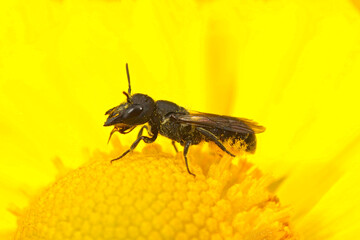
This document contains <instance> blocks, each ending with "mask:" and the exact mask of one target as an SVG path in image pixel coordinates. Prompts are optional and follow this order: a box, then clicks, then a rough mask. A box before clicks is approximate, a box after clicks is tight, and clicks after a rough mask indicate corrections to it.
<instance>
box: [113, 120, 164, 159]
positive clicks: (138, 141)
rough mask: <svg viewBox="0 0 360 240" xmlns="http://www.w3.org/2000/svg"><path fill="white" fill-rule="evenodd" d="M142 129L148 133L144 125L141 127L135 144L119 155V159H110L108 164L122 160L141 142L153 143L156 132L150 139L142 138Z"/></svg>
mask: <svg viewBox="0 0 360 240" xmlns="http://www.w3.org/2000/svg"><path fill="white" fill-rule="evenodd" d="M144 129H146V130H148V131H149V129H148V127H147V126H146V125H145V126H143V127H142V128H141V129H140V131H139V133H138V136H137V139H136V140H135V142H134V143H133V144H131V146H130V149H128V150H126V151H125V152H124V153H123V154H121V156H120V157H117V158H114V159H112V160H111V161H110V163H112V162H113V161H116V160H119V159H120V158H123V157H124V156H125V155H126V154H128V153H129V152H131V151H132V150H134V149H135V148H136V146H137V145H138V144H139V143H140V141H141V140H143V141H144V142H145V143H152V142H154V141H155V140H156V138H157V132H156V133H155V134H154V135H153V136H152V137H151V138H149V137H146V136H142V134H143V131H144Z"/></svg>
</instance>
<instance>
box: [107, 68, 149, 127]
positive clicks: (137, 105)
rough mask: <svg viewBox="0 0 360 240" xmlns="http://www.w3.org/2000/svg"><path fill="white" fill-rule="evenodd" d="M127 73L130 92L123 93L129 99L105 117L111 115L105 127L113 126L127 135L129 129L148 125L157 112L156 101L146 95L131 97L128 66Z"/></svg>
mask: <svg viewBox="0 0 360 240" xmlns="http://www.w3.org/2000/svg"><path fill="white" fill-rule="evenodd" d="M126 72H127V76H128V83H129V90H128V92H123V93H124V94H125V96H126V98H127V100H126V102H123V103H121V104H120V105H119V106H116V107H113V108H111V109H109V110H108V111H107V112H106V113H105V115H109V116H108V119H107V120H106V122H105V123H104V126H112V125H115V127H116V128H117V129H118V131H119V132H121V133H126V132H125V131H126V130H128V129H131V130H132V128H134V127H135V126H137V125H141V124H144V123H147V122H148V121H149V120H150V118H151V115H152V114H153V112H154V110H155V101H154V100H153V99H152V98H151V97H149V96H147V95H145V94H140V93H138V94H134V95H131V85H130V76H129V69H128V65H127V64H126Z"/></svg>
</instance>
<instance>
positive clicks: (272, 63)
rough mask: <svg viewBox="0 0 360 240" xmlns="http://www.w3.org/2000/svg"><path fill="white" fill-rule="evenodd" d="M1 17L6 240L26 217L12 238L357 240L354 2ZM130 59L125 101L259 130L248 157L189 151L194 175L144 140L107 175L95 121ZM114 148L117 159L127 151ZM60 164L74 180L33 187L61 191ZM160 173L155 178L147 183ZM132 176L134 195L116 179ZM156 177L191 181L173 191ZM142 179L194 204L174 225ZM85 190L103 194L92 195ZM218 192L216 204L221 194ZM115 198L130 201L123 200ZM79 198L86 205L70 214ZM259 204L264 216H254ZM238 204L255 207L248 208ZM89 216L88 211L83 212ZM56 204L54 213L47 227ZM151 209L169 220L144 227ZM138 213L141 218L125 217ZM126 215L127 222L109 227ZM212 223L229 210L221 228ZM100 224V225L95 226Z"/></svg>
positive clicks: (12, 12) (93, 4)
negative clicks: (158, 104) (248, 123)
mask: <svg viewBox="0 0 360 240" xmlns="http://www.w3.org/2000/svg"><path fill="white" fill-rule="evenodd" d="M0 22H1V23H2V24H0V56H1V57H0V84H1V85H0V86H1V88H0V106H1V111H0V114H1V116H0V117H1V118H0V119H1V120H0V121H1V125H0V126H1V127H0V128H1V146H2V150H1V158H0V159H1V166H2V168H1V170H0V171H1V175H0V176H1V180H0V186H1V188H0V191H1V195H2V196H3V197H2V198H1V199H0V216H1V217H0V227H1V229H2V230H3V232H4V233H3V235H2V236H1V237H2V239H6V238H11V236H12V235H14V231H15V229H16V228H17V224H16V217H15V216H14V215H13V214H12V213H15V214H18V215H19V217H18V219H19V228H18V230H17V233H16V234H17V235H16V236H17V237H19V236H21V234H27V233H29V234H36V233H45V232H46V231H48V230H51V229H60V230H61V232H56V231H55V232H52V233H50V232H47V234H54V236H55V235H58V234H64V235H61V236H67V234H70V235H71V234H72V236H74V238H75V239H76V236H80V235H81V234H80V233H79V232H80V231H79V229H82V230H84V231H83V232H82V233H84V232H86V233H88V234H89V236H91V237H92V239H96V238H95V237H94V236H96V234H100V235H101V236H107V235H106V234H110V233H111V231H112V230H109V228H106V227H109V226H118V227H119V228H120V227H121V226H127V225H126V224H127V223H126V221H127V220H128V221H129V222H128V223H130V222H131V223H137V224H138V225H135V224H133V225H129V228H126V229H125V230H124V231H126V234H128V235H126V236H133V235H131V234H135V235H136V234H138V235H136V236H145V239H146V238H150V236H152V235H151V234H154V237H155V235H158V236H159V235H161V236H168V239H173V238H174V237H175V236H180V237H179V238H181V237H184V238H185V235H184V234H185V233H186V234H187V235H186V236H191V237H194V238H196V237H199V238H200V236H205V237H204V238H205V239H206V236H207V235H201V234H206V233H208V234H210V235H211V236H212V237H214V238H215V239H216V237H220V236H221V237H223V238H226V237H225V236H230V235H231V234H232V236H241V234H243V235H244V234H246V233H250V232H252V233H253V234H254V235H252V234H249V235H246V236H245V237H248V238H249V239H257V238H258V239H261V238H265V237H269V238H270V236H271V237H272V238H270V239H279V238H281V237H282V236H287V237H289V238H291V237H295V238H296V237H299V238H304V239H314V240H315V239H356V238H357V236H358V235H359V224H358V222H359V218H360V208H359V206H358V201H359V200H360V190H358V187H357V185H358V184H359V182H360V179H359V177H358V172H359V171H360V166H359V155H360V151H359V136H360V135H359V134H360V125H359V120H360V114H359V113H358V112H359V111H358V110H357V109H358V104H359V97H358V93H359V90H360V87H359V85H360V83H359V81H358V79H359V77H360V57H359V56H360V51H359V43H360V17H359V4H358V2H357V1H355V0H352V1H340V0H338V1H331V2H329V1H316V2H313V1H297V0H290V1H281V0H270V1H254V0H245V1H230V0H229V1H190V0H189V1H187V0H185V1H172V2H171V3H170V2H167V1H163V2H159V1H157V2H150V1H100V0H98V1H66V0H64V1H54V0H53V1H51V0H37V1H31V2H26V3H25V2H23V1H3V2H1V3H0ZM125 62H128V63H129V67H130V74H131V78H132V87H133V92H141V93H146V94H149V95H150V96H151V97H153V98H154V99H156V100H158V99H166V100H170V101H174V102H176V103H178V104H180V105H181V106H184V107H186V108H189V109H193V110H199V111H203V112H213V113H217V114H227V115H232V116H239V117H246V118H250V119H254V120H256V121H258V122H260V123H261V124H263V125H264V126H266V127H267V130H266V132H265V133H263V134H261V135H259V138H258V139H259V141H258V143H259V144H258V151H257V152H256V154H255V155H253V156H248V157H247V159H246V160H244V159H243V158H241V159H239V158H236V161H238V163H234V164H233V165H230V160H231V159H229V158H226V157H224V158H223V159H221V160H219V159H218V158H216V157H214V156H212V157H211V156H209V155H208V154H210V153H209V152H212V151H208V150H205V149H207V148H206V146H205V147H204V149H203V151H202V153H200V149H199V148H196V147H194V148H192V150H190V158H189V159H190V167H191V168H194V169H195V171H196V173H197V175H198V177H197V178H196V179H194V178H193V177H191V176H189V175H188V174H187V173H186V171H185V168H184V162H183V160H182V157H181V154H180V153H179V155H177V156H176V157H175V158H174V157H173V155H174V154H173V149H171V147H172V146H171V144H170V143H169V140H167V139H165V138H159V139H158V140H157V143H159V144H160V145H161V147H162V148H163V152H162V151H158V152H157V151H154V145H151V146H149V147H148V148H145V149H144V150H143V152H142V153H133V154H131V155H129V156H127V157H126V158H125V159H124V160H121V161H118V162H117V163H115V164H114V165H113V166H110V165H109V163H108V159H109V158H110V155H107V154H104V152H108V150H107V148H106V140H107V137H108V134H109V131H110V129H106V128H102V127H101V126H102V123H103V121H104V119H105V118H104V116H103V114H104V111H105V110H107V109H108V108H110V107H112V106H115V105H117V104H118V103H119V102H120V101H122V100H123V96H122V94H121V92H122V91H123V90H126V89H127V82H126V75H125V69H124V65H125ZM134 138H135V135H131V134H129V135H124V136H121V143H122V144H123V145H124V146H128V145H129V144H130V143H131V142H132V141H133V140H134ZM155 146H157V145H155ZM155 148H156V147H155ZM96 149H100V151H98V152H96V153H95V154H93V153H92V152H94V151H95V150H96ZM115 149H116V151H117V152H116V153H120V152H121V150H124V149H125V147H120V146H119V145H116V148H115ZM140 149H141V146H140V147H139V150H140ZM137 150H138V149H137ZM114 155H115V153H112V155H111V156H114ZM155 156H156V157H155ZM55 157H59V158H60V159H61V161H59V160H57V161H56V162H57V165H59V164H60V162H62V163H63V164H64V165H65V166H67V167H68V168H71V169H75V170H73V171H65V170H64V169H63V168H62V167H60V169H62V170H61V171H62V173H60V174H59V176H60V177H59V178H58V179H57V180H56V181H55V184H54V185H50V187H49V188H46V189H48V190H47V191H45V192H41V191H38V190H37V189H39V188H40V187H44V186H47V185H49V184H50V183H51V182H52V181H53V180H54V176H55V175H56V174H57V172H56V171H57V170H56V169H55V168H54V167H53V163H52V161H50V160H51V159H54V158H55ZM84 159H85V160H84ZM88 159H91V161H90V162H88V163H86V164H85V165H84V162H86V160H88ZM206 160H209V161H206ZM144 163H146V164H144ZM236 164H237V165H236ZM80 166H82V167H80ZM156 166H158V169H157V170H156V171H151V172H149V173H148V175H145V173H144V172H147V171H146V170H148V169H152V168H153V167H156ZM244 166H247V167H252V169H253V171H250V170H246V167H245V168H242V167H244ZM79 167H80V168H79ZM124 169H131V171H130V170H128V171H127V172H126V173H124V172H123V171H124ZM255 169H259V170H255ZM97 170H99V171H97ZM159 172H164V174H163V175H161V176H159V177H156V176H157V175H156V174H159ZM140 173H144V175H142V174H140ZM166 173H167V174H166ZM202 173H204V176H203V175H202ZM64 174H65V175H64ZM254 174H255V175H254ZM61 176H62V177H61ZM146 176H153V178H150V177H149V178H146ZM166 176H168V178H167V177H166ZM236 176H243V179H244V180H243V181H240V180H239V179H233V178H234V177H236ZM91 177H100V178H101V179H103V180H104V181H103V182H102V184H104V185H101V184H100V185H99V186H97V185H95V183H97V182H100V183H101V181H92V178H91ZM123 177H124V178H123ZM125 179H126V180H128V181H127V182H128V183H129V185H126V184H124V185H123V184H122V183H123V181H124V180H125ZM148 179H149V180H148ZM150 179H151V180H152V179H153V180H154V182H150V181H151V180H150ZM162 179H169V181H175V180H176V181H179V182H181V181H183V183H184V184H180V186H178V187H176V189H171V187H173V186H172V185H171V184H166V181H161V180H162ZM171 179H172V180H171ZM232 179H233V180H232ZM240 179H242V178H240ZM116 180H117V181H116ZM147 180H148V181H149V182H147ZM137 181H138V182H139V185H136V186H138V187H139V186H143V183H149V184H148V185H149V186H156V185H157V184H158V186H159V188H158V189H157V190H156V191H159V192H160V194H159V196H162V197H164V198H165V199H166V198H167V197H168V198H167V200H168V201H171V200H177V199H182V198H183V197H185V196H184V195H185V194H186V197H187V198H186V199H188V200H189V199H191V201H190V200H189V201H184V202H181V205H180V203H179V202H180V201H178V202H177V203H174V205H176V204H178V207H179V209H182V208H183V211H181V210H180V211H176V212H182V213H179V215H176V216H174V215H173V216H172V214H174V212H175V211H171V208H167V207H164V206H161V202H162V201H157V200H152V199H151V197H149V199H148V198H147V196H145V195H144V193H143V192H141V188H136V187H134V185H135V184H136V183H137ZM130 183H132V184H133V185H130ZM270 183H272V184H271V185H270V186H269V184H270ZM246 184H249V185H246ZM178 185H179V184H178ZM60 186H61V187H60ZM86 186H89V190H90V189H93V190H94V189H97V188H99V189H103V190H104V191H99V192H97V194H94V196H92V194H91V193H93V192H91V191H89V192H86V190H88V189H87V188H86ZM122 186H124V187H123V188H122ZM175 186H177V185H175ZM235 186H239V188H238V187H235ZM244 186H248V187H249V188H250V189H252V191H253V192H252V194H250V195H249V191H246V190H244V188H243V187H244ZM192 188H193V189H192ZM220 189H221V190H222V191H220ZM105 190H106V191H105ZM108 191H110V192H108ZM138 191H139V192H138ZM154 191H155V190H154ZM192 191H194V192H195V193H197V192H198V193H200V191H201V193H204V195H205V197H203V198H201V199H197V200H196V198H197V196H198V195H200V196H202V195H201V194H195V193H194V194H192ZM170 192H171V193H173V194H172V195H171V196H170V197H169V196H167V193H170ZM220 192H221V194H224V195H221V196H220V197H219V196H216V194H219V193H220ZM34 193H35V194H34ZM55 193H58V195H57V194H55ZM69 193H82V194H80V195H78V196H76V195H75V194H69ZM181 193H183V194H181ZM24 194H25V195H27V196H30V197H29V198H30V199H31V200H30V203H28V202H27V201H26V199H27V198H26V197H24V196H23V195H24ZM106 194H108V195H106ZM121 194H128V198H126V201H128V202H126V201H125V199H122V198H121V197H120V195H121ZM138 194H139V195H140V196H142V194H143V195H144V197H143V198H142V199H140V198H137V197H136V196H138ZM161 194H163V195H164V196H163V195H161ZM212 194H215V195H212ZM236 194H238V195H236ZM33 195H36V197H34V196H33ZM207 195H210V196H207ZM57 196H58V198H57ZM64 196H67V197H64ZM106 196H110V197H109V198H106ZM249 196H250V198H246V197H249ZM84 197H87V198H88V201H86V202H85V201H84V202H83V200H84V199H85V198H84ZM193 198H195V199H193ZM99 199H101V200H102V202H101V201H98V200H99ZM239 199H240V200H239ZM277 199H278V200H277ZM80 200H81V203H83V204H84V205H81V204H79V206H78V207H77V206H76V204H74V205H72V206H69V207H67V206H66V204H72V203H76V201H80ZM123 200H124V201H123ZM140 200H144V201H140ZM262 200H264V204H265V205H266V206H262V207H263V208H260V207H259V206H260V205H259V202H261V201H262ZM44 201H45V202H46V204H45V202H44ZM129 201H130V202H129ZM196 201H198V202H196ZM203 201H205V202H203ZM206 201H213V202H211V203H210V202H206ZM99 202H101V203H103V204H105V203H106V204H105V205H101V204H99V205H97V203H99ZM112 203H119V204H112ZM151 203H153V204H155V206H152V205H151ZM9 204H10V207H9ZM62 204H64V205H62ZM141 204H145V206H139V205H141ZM146 204H149V205H151V206H149V208H147V206H146ZM156 204H159V206H156ZM201 204H203V205H201ZM211 204H212V205H211ZM237 204H245V205H246V204H248V206H257V207H254V208H251V209H249V210H248V211H244V209H242V208H241V206H239V205H237ZM110 205H111V207H110ZM26 206H29V207H26ZM52 206H55V207H53V208H52ZM84 206H85V207H88V208H89V209H91V211H90V210H89V211H86V212H81V211H80V210H83V209H87V208H83V207H84ZM200 206H205V207H204V208H203V209H202V210H203V211H204V213H203V212H201V211H199V210H198V208H199V209H200ZM210 206H212V208H210ZM175 207H176V206H175ZM50 208H51V210H52V211H54V213H57V214H54V215H53V216H48V215H47V214H48V213H47V211H46V210H48V209H50ZM111 208H112V209H113V211H110V210H109V209H111ZM122 208H124V211H123V210H122ZM194 208H196V209H194ZM213 208H215V209H213ZM7 209H10V210H11V212H12V213H10V212H8V211H7ZM19 209H24V210H19ZM66 209H67V210H70V212H69V211H66ZM136 209H137V210H139V209H140V210H143V212H142V214H138V212H136V211H135V210H136ZM153 209H158V210H159V211H160V210H162V211H165V213H163V215H157V216H160V217H157V218H155V217H154V218H152V217H151V213H150V214H149V215H147V213H146V210H148V211H149V212H151V210H153ZM229 209H231V210H234V211H231V212H229ZM169 210H170V211H169ZM77 211H79V212H77ZM133 211H134V213H137V214H135V215H134V219H132V218H127V217H124V216H129V214H131V213H133ZM153 211H154V210H153ZM209 211H210V212H211V213H209ZM119 212H120V213H125V212H126V215H125V214H124V215H121V218H117V217H118V216H119V215H117V214H116V213H119ZM101 213H106V215H101ZM191 213H193V214H192V215H191V216H188V215H187V214H191ZM198 213H203V215H201V216H200V214H198ZM32 214H38V215H32ZM207 214H208V215H207ZM217 214H220V215H221V214H223V215H222V216H219V217H220V219H216V218H215V217H214V216H215V215H217ZM38 216H41V217H38ZM80 216H81V217H80ZM84 216H87V217H88V218H86V219H83V218H82V217H84ZM145 216H148V218H149V219H147V220H148V221H145V220H144V219H145ZM209 216H211V217H209ZM229 216H231V217H233V218H234V219H235V220H237V221H235V220H234V219H231V218H230V219H229ZM79 217H80V219H79ZM142 218H144V219H142ZM213 218H215V219H214V221H212V219H213ZM44 219H49V220H50V219H52V220H54V219H55V220H61V222H51V221H49V222H45V223H43V222H42V221H44ZM64 219H65V221H64ZM184 219H186V221H185V220H184ZM70 220H71V221H70ZM85 220H88V221H85ZM100 220H103V221H104V223H107V224H97V223H99V221H100ZM120 220H123V221H124V222H121V224H123V225H121V224H120V223H119V222H117V221H120ZM231 220H233V221H231ZM256 220H258V221H259V222H257V221H256ZM177 221H179V223H178V222H177ZM262 221H263V222H262ZM202 222H203V224H204V225H201V223H202ZM29 223H31V224H29ZM70 223H71V224H70ZM269 223H271V224H269ZM33 224H34V225H33ZM76 224H82V225H81V226H76ZM86 224H88V225H86ZM147 224H148V225H147ZM171 224H173V225H171ZM256 224H257V225H256ZM261 224H263V225H261ZM144 225H145V226H144ZM29 226H31V228H29ZM49 226H58V227H59V228H49ZM161 226H163V228H161V231H160V230H159V229H160V227H161ZM165 226H173V227H171V228H170V227H165ZM199 226H204V227H199ZM27 227H28V228H27ZM176 227H179V228H181V229H180V230H179V229H176ZM212 227H213V228H212ZM262 227H263V228H262ZM214 228H216V230H214ZM75 229H76V231H75ZM144 229H145V230H144ZM258 229H263V230H264V231H261V230H260V232H256V231H257V230H258ZM35 230H36V231H35ZM113 230H114V231H115V229H113ZM238 230H239V231H238ZM240 230H242V231H240ZM267 230H269V231H267ZM31 231H33V232H31ZM116 231H118V232H116V234H114V233H111V234H114V235H113V236H115V237H118V238H120V236H121V234H124V233H125V232H122V230H121V229H120V230H116ZM147 231H148V232H147ZM205 232H206V233H205ZM266 232H267V233H269V234H264V233H266ZM270 232H271V233H270ZM278 233H279V235H277V234H278ZM147 234H149V235H147ZM236 234H240V235H236ZM261 234H264V235H261ZM34 236H35V235H34ZM48 236H49V235H48ZM109 236H111V235H109ZM195 236H196V237H195ZM63 238H64V237H63ZM35 239H36V238H35ZM98 239H100V238H98Z"/></svg>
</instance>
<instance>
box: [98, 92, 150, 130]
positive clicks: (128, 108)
mask: <svg viewBox="0 0 360 240" xmlns="http://www.w3.org/2000/svg"><path fill="white" fill-rule="evenodd" d="M154 110H155V102H154V100H153V99H152V98H151V97H149V96H147V95H145V94H134V95H133V96H131V97H128V100H127V102H124V103H122V104H120V105H119V106H116V107H114V108H111V109H109V110H108V111H107V112H106V113H105V114H106V115H109V117H108V119H107V120H106V122H105V123H104V126H111V125H116V126H118V127H121V128H130V127H132V126H136V125H141V124H144V123H146V122H148V121H149V120H150V117H151V115H152V114H153V112H154Z"/></svg>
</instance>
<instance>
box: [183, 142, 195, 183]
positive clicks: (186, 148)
mask: <svg viewBox="0 0 360 240" xmlns="http://www.w3.org/2000/svg"><path fill="white" fill-rule="evenodd" d="M190 145H191V141H187V142H186V143H185V146H184V158H185V164H186V169H187V171H188V173H190V174H191V175H193V176H194V177H196V175H195V174H193V173H192V172H190V169H189V164H188V160H187V157H186V155H187V153H188V151H189V147H190Z"/></svg>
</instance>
